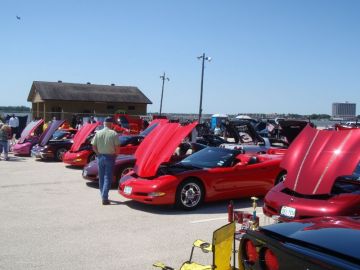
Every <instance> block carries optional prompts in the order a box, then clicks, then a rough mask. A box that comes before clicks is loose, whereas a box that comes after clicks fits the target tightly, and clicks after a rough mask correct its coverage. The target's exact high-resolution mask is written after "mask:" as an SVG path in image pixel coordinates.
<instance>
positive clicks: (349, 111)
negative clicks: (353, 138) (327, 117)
mask: <svg viewBox="0 0 360 270" xmlns="http://www.w3.org/2000/svg"><path fill="white" fill-rule="evenodd" d="M332 117H333V118H336V119H342V120H353V119H354V118H356V103H350V102H342V103H341V102H337V103H333V104H332Z"/></svg>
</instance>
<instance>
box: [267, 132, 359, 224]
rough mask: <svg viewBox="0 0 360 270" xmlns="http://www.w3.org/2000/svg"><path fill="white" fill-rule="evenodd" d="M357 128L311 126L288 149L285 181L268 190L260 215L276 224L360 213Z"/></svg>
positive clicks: (283, 165)
mask: <svg viewBox="0 0 360 270" xmlns="http://www.w3.org/2000/svg"><path fill="white" fill-rule="evenodd" d="M359 142H360V130H359V129H348V130H339V131H337V130H318V129H315V128H312V127H310V126H308V127H306V128H305V129H304V131H303V132H302V133H301V134H300V135H299V136H298V137H297V139H296V140H295V141H294V143H293V144H292V145H291V146H290V148H289V149H288V151H287V153H286V155H285V157H284V159H283V161H282V163H281V167H282V168H283V169H284V170H286V171H287V174H286V180H285V181H283V182H281V183H280V184H279V185H277V186H275V187H274V188H272V189H271V190H270V191H269V192H268V194H267V195H266V196H265V199H264V207H263V211H264V213H265V214H266V215H267V216H270V217H271V216H278V217H277V218H279V219H280V220H283V221H285V220H299V219H303V218H308V217H317V216H324V215H330V216H334V215H336V216H338V215H359V214H360V164H359V161H360V143H359Z"/></svg>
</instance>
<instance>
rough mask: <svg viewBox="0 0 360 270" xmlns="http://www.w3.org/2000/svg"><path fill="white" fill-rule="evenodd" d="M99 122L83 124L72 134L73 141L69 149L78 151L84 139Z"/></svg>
mask: <svg viewBox="0 0 360 270" xmlns="http://www.w3.org/2000/svg"><path fill="white" fill-rule="evenodd" d="M100 124H101V123H100V122H96V123H93V124H85V125H84V126H83V127H82V128H81V129H80V130H79V131H78V132H76V134H75V136H74V139H73V141H74V143H73V144H72V146H71V148H70V151H71V152H76V151H79V149H80V146H81V145H82V144H83V143H84V142H85V141H86V138H87V137H88V136H89V135H90V133H91V132H93V131H94V130H95V128H97V126H99V125H100Z"/></svg>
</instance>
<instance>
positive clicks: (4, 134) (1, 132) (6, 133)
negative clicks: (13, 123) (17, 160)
mask: <svg viewBox="0 0 360 270" xmlns="http://www.w3.org/2000/svg"><path fill="white" fill-rule="evenodd" d="M10 134H11V128H10V127H9V126H8V125H0V155H1V153H2V152H3V151H4V159H5V160H9V156H8V153H9V143H8V140H9V137H10Z"/></svg>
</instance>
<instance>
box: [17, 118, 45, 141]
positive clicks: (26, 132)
mask: <svg viewBox="0 0 360 270" xmlns="http://www.w3.org/2000/svg"><path fill="white" fill-rule="evenodd" d="M43 122H44V120H42V119H40V120H36V121H31V122H30V123H29V124H28V125H27V126H26V127H25V129H24V130H23V131H22V132H21V137H20V139H19V141H18V143H23V142H24V141H25V140H26V139H27V137H28V136H29V135H30V134H31V133H33V132H34V131H35V130H36V129H37V128H38V127H39V126H40V125H41V124H42V123H43Z"/></svg>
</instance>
